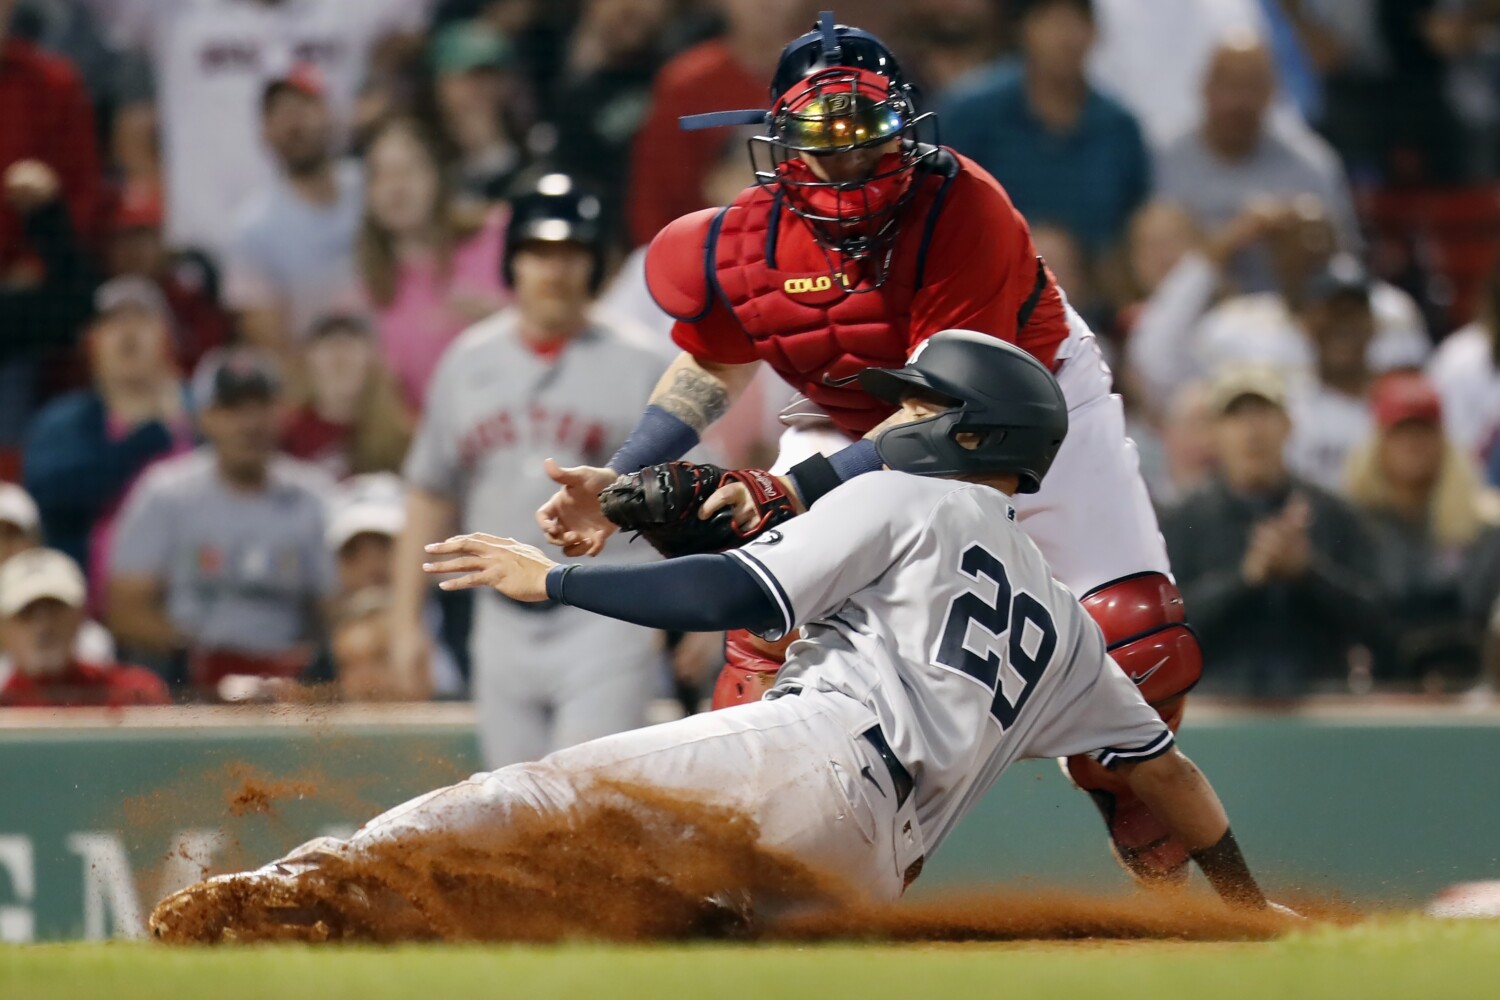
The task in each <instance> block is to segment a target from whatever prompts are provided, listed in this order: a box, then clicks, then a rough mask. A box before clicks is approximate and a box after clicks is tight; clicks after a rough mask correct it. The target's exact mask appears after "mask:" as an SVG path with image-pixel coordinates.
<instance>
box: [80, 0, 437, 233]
mask: <svg viewBox="0 0 1500 1000" xmlns="http://www.w3.org/2000/svg"><path fill="white" fill-rule="evenodd" d="M86 2H87V3H89V5H90V7H91V8H92V9H93V10H94V12H95V14H96V16H97V18H98V19H99V22H100V24H101V26H102V27H103V28H104V30H105V31H106V33H107V34H108V36H109V37H110V38H111V39H112V40H114V41H115V42H116V43H117V44H119V45H122V46H123V47H125V48H126V49H127V50H129V51H132V52H136V53H141V54H144V55H145V56H146V57H147V58H148V59H149V61H150V64H151V68H152V71H153V76H154V83H155V99H154V103H155V109H154V110H153V109H152V108H151V106H150V104H149V103H148V102H140V103H138V104H136V105H132V106H128V107H126V108H125V109H122V114H123V115H124V116H125V117H127V118H128V117H130V116H135V117H136V118H137V119H140V120H144V121H146V122H149V120H150V119H151V118H152V117H153V116H155V117H157V118H159V121H160V132H161V147H162V148H161V159H162V173H163V176H164V178H165V184H166V205H167V211H166V223H167V242H168V244H169V245H170V246H172V247H175V248H179V249H181V248H188V247H196V248H199V249H202V250H205V251H208V252H209V253H210V254H211V255H212V256H213V257H215V258H218V257H219V256H221V255H222V254H223V253H224V252H225V251H226V250H227V249H228V238H229V237H230V235H231V232H230V229H229V227H228V225H227V223H228V222H232V221H233V220H235V219H237V218H239V217H240V215H241V214H242V212H243V211H244V210H245V209H246V207H247V205H248V202H249V200H250V199H251V198H253V197H254V195H255V193H256V192H261V191H264V190H265V189H266V188H267V186H268V185H270V184H271V183H272V182H273V181H274V180H275V177H276V172H277V168H276V166H275V163H274V161H273V160H272V158H271V157H270V155H269V152H270V151H269V150H267V149H266V147H265V145H264V141H263V139H262V129H261V122H260V118H259V111H260V104H261V96H262V91H263V88H264V86H265V81H266V80H267V79H270V78H273V77H275V76H278V75H282V74H284V73H285V72H286V70H287V68H288V67H289V66H291V65H293V64H305V65H308V66H311V67H312V68H313V69H315V70H316V72H317V74H318V75H319V77H320V78H321V79H322V80H323V81H324V83H325V84H326V89H327V98H328V103H329V106H330V112H331V115H332V119H333V121H334V122H336V123H338V125H339V126H340V128H339V131H342V126H344V125H346V124H347V123H349V122H350V121H352V119H353V117H354V107H355V101H356V98H357V96H358V94H359V93H360V88H361V87H362V86H363V85H364V84H365V82H366V80H367V79H369V78H371V77H372V76H375V77H378V76H381V75H382V74H381V73H380V72H379V67H380V65H381V64H382V63H383V62H384V61H385V60H386V59H387V58H388V56H387V54H388V53H391V52H398V53H399V52H400V51H401V50H403V49H405V48H409V47H410V46H411V45H412V44H414V38H415V33H417V32H420V31H421V30H423V29H424V28H425V26H426V25H425V20H426V14H427V8H428V7H429V6H430V4H429V3H428V2H427V0H360V2H359V3H353V4H351V3H340V2H337V0H296V2H288V0H86Z"/></svg>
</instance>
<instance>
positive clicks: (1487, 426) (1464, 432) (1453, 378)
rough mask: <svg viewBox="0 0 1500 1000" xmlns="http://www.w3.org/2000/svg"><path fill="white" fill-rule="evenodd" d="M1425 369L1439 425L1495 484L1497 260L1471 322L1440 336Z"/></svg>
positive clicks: (1499, 480)
mask: <svg viewBox="0 0 1500 1000" xmlns="http://www.w3.org/2000/svg"><path fill="white" fill-rule="evenodd" d="M1427 374H1428V376H1429V377H1430V378H1431V379H1432V381H1433V384H1434V385H1435V386H1437V390H1438V393H1439V395H1441V396H1442V398H1443V425H1444V427H1446V428H1447V431H1448V435H1449V437H1450V438H1451V439H1452V441H1453V443H1454V444H1455V445H1457V446H1458V447H1459V448H1460V449H1461V450H1462V451H1463V452H1464V453H1465V454H1467V455H1469V456H1471V457H1473V458H1475V459H1477V460H1479V461H1480V462H1481V463H1485V464H1486V465H1487V466H1488V467H1489V471H1488V479H1489V481H1490V483H1491V484H1492V485H1497V486H1500V469H1497V468H1496V464H1497V462H1500V449H1497V448H1496V447H1495V444H1496V442H1497V441H1500V263H1497V264H1496V266H1495V267H1494V268H1493V269H1492V270H1491V272H1490V275H1489V277H1488V279H1487V281H1486V283H1485V287H1484V292H1483V294H1482V295H1481V296H1480V301H1479V315H1478V317H1477V318H1476V319H1474V321H1473V322H1471V323H1469V324H1467V325H1465V326H1463V327H1461V328H1460V329H1458V330H1455V331H1453V332H1452V333H1450V334H1448V336H1446V337H1444V338H1443V341H1442V343H1440V344H1439V345H1438V348H1437V351H1436V352H1435V353H1434V354H1433V356H1432V361H1431V362H1430V363H1429V364H1428V366H1427Z"/></svg>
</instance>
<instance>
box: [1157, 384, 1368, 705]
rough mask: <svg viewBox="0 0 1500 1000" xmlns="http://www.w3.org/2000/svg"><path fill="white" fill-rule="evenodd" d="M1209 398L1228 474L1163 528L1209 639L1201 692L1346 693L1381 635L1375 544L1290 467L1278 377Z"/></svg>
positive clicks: (1351, 515) (1220, 460) (1174, 511)
mask: <svg viewBox="0 0 1500 1000" xmlns="http://www.w3.org/2000/svg"><path fill="white" fill-rule="evenodd" d="M1208 395H1209V399H1208V408H1209V411H1210V413H1211V414H1212V428H1213V448H1214V460H1215V463H1216V465H1217V470H1216V472H1215V475H1214V476H1213V477H1212V478H1211V479H1210V480H1209V482H1208V483H1207V484H1206V485H1204V486H1203V487H1201V488H1200V489H1198V490H1196V491H1195V492H1193V493H1191V494H1189V495H1188V496H1187V497H1186V498H1185V499H1184V500H1183V501H1182V502H1181V503H1180V504H1178V505H1177V506H1175V507H1173V508H1170V509H1168V510H1166V511H1164V512H1163V515H1162V519H1161V527H1162V534H1163V536H1164V537H1165V538H1166V541H1167V550H1168V552H1169V554H1170V555H1171V558H1172V570H1173V573H1174V575H1175V576H1176V578H1177V582H1178V584H1179V585H1180V586H1181V587H1182V596H1183V601H1184V603H1185V604H1186V607H1187V613H1188V617H1189V619H1190V620H1191V621H1192V623H1193V628H1194V629H1195V630H1196V631H1197V633H1198V636H1199V638H1200V639H1201V640H1202V642H1203V653H1204V662H1205V664H1206V666H1205V670H1204V674H1203V680H1202V682H1200V684H1199V687H1198V690H1200V691H1204V692H1209V693H1214V694H1237V695H1254V696H1257V697H1293V696H1297V695H1302V694H1308V693H1311V692H1314V691H1319V690H1340V689H1346V688H1347V677H1348V674H1349V670H1350V658H1351V654H1352V652H1353V650H1354V647H1355V646H1356V645H1358V644H1377V643H1378V642H1379V638H1380V628H1381V621H1382V619H1381V616H1382V614H1383V613H1384V609H1383V607H1382V605H1381V603H1380V595H1379V589H1378V586H1377V585H1376V583H1375V553H1374V551H1373V550H1372V543H1371V540H1370V538H1369V536H1368V535H1367V533H1366V532H1365V530H1364V528H1363V526H1362V525H1361V524H1360V522H1359V518H1358V515H1356V514H1355V512H1354V511H1353V509H1352V508H1350V507H1349V506H1348V505H1347V504H1346V503H1344V501H1342V500H1340V499H1338V498H1337V497H1334V496H1332V495H1330V494H1328V493H1325V492H1324V491H1323V490H1320V489H1318V488H1317V487H1316V486H1313V485H1312V484H1310V483H1306V482H1303V481H1301V480H1299V479H1297V478H1296V477H1295V476H1293V475H1292V474H1291V473H1290V472H1289V471H1288V470H1287V467H1286V463H1285V461H1284V459H1283V451H1284V449H1285V445H1286V440H1287V436H1288V435H1289V434H1290V432H1291V421H1290V420H1289V419H1288V417H1287V413H1286V397H1285V388H1284V386H1283V383H1282V379H1281V377H1280V375H1279V374H1278V373H1277V372H1276V371H1275V369H1271V368H1265V367H1260V366H1244V365H1241V366H1233V367H1230V368H1227V369H1225V370H1224V371H1223V372H1222V373H1221V374H1220V375H1219V377H1218V378H1217V379H1215V381H1214V382H1213V384H1212V385H1211V386H1210V388H1209V391H1208Z"/></svg>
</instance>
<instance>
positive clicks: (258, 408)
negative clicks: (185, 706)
mask: <svg viewBox="0 0 1500 1000" xmlns="http://www.w3.org/2000/svg"><path fill="white" fill-rule="evenodd" d="M195 383H196V384H195V389H197V390H199V391H200V395H201V398H200V400H199V402H200V403H201V404H202V425H203V431H204V434H205V436H206V437H207V438H208V442H209V443H208V444H207V445H206V446H204V447H202V448H199V449H197V450H195V451H192V452H189V453H188V454H186V455H180V456H177V457H176V458H172V459H168V460H167V461H164V462H160V463H158V464H157V465H155V466H153V467H152V468H151V469H149V470H148V471H147V472H146V474H145V475H144V476H142V477H141V480H140V482H139V483H137V484H136V486H135V488H134V489H132V490H131V492H130V495H129V496H128V497H126V499H125V504H124V507H123V508H122V510H121V514H120V521H119V525H118V527H117V530H116V531H115V538H114V545H113V549H112V552H111V556H110V558H111V564H110V578H109V620H110V623H111V625H112V626H113V628H114V630H115V634H116V636H117V638H118V639H119V640H120V643H121V645H122V646H124V647H126V648H128V649H130V650H132V651H135V653H136V654H137V655H140V656H151V657H154V658H156V659H157V660H159V661H162V662H163V663H173V664H176V667H175V668H174V670H173V675H174V676H181V673H179V670H180V669H181V668H182V667H183V666H185V667H186V671H185V673H186V680H188V681H189V682H190V683H191V684H192V685H193V686H194V687H195V688H197V689H198V690H199V692H200V693H202V692H206V691H208V690H210V689H217V686H218V685H219V682H220V681H221V680H223V679H224V678H225V677H227V676H230V675H252V676H259V677H279V678H295V677H298V676H299V675H300V674H301V673H302V670H303V669H304V668H305V667H306V666H307V663H308V662H309V661H310V660H311V658H312V652H313V649H314V644H315V643H316V642H317V641H318V639H319V637H320V633H321V625H322V621H323V610H324V606H323V602H324V601H325V599H326V598H328V597H329V596H330V595H331V594H332V591H333V586H334V580H333V569H332V566H331V563H330V560H329V559H328V556H327V553H326V551H325V550H324V547H323V546H324V531H325V523H324V511H323V504H324V498H325V496H326V494H327V492H328V490H329V489H330V488H331V483H330V481H329V480H328V478H327V476H326V475H325V474H324V473H322V472H321V471H320V470H318V469H317V468H315V467H313V466H310V465H308V464H306V463H304V462H299V461H297V460H295V459H292V458H288V457H287V456H285V455H282V454H280V453H279V452H278V451H277V447H276V442H277V431H278V420H277V402H278V398H279V382H278V379H277V376H276V374H275V371H274V369H273V368H272V367H271V365H270V364H269V362H268V360H267V359H266V358H265V357H264V356H262V355H258V354H256V353H254V352H250V351H245V350H241V351H238V352H234V353H231V354H228V355H225V356H222V357H214V358H211V359H209V360H206V361H205V363H204V367H203V368H202V369H201V370H200V373H199V376H198V377H196V378H195Z"/></svg>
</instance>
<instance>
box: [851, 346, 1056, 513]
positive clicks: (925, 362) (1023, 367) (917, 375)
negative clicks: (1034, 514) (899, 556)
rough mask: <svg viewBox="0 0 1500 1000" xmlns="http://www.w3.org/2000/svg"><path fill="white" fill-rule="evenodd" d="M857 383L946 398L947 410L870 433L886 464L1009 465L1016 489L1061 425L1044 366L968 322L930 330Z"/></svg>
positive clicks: (894, 394)
mask: <svg viewBox="0 0 1500 1000" xmlns="http://www.w3.org/2000/svg"><path fill="white" fill-rule="evenodd" d="M859 384H860V385H861V386H863V387H864V389H865V391H866V392H869V393H870V394H871V395H873V396H877V397H879V398H880V399H883V400H885V401H887V402H890V403H899V402H901V398H902V397H903V396H905V395H908V394H910V393H912V392H914V391H915V392H921V393H924V394H928V395H936V396H940V397H942V398H944V399H947V400H950V401H952V403H953V409H951V410H945V411H944V412H942V413H940V414H938V415H937V416H934V417H928V418H926V419H925V420H917V421H914V422H912V423H909V424H901V425H900V426H897V427H892V428H889V429H888V430H885V431H883V432H881V434H880V435H879V436H878V437H876V439H875V448H876V450H877V451H879V452H880V458H881V460H882V461H884V462H885V464H886V465H888V466H890V467H891V468H892V469H898V470H900V471H902V472H911V473H915V474H916V475H919V476H955V475H972V474H976V473H1005V472H1012V473H1015V474H1016V475H1018V476H1020V477H1021V483H1020V487H1019V489H1018V492H1020V493H1035V492H1036V491H1037V490H1038V489H1040V488H1041V484H1042V477H1043V476H1045V475H1046V474H1047V470H1048V469H1049V468H1050V467H1051V466H1052V460H1053V459H1054V458H1056V457H1057V449H1058V448H1059V446H1061V445H1062V441H1063V438H1064V437H1066V436H1067V433H1068V404H1067V402H1066V401H1065V400H1064V399H1063V394H1062V387H1061V386H1059V385H1058V384H1057V379H1055V378H1053V377H1052V373H1051V372H1049V371H1048V370H1047V368H1046V366H1045V365H1043V364H1042V363H1041V362H1040V361H1038V360H1037V359H1036V358H1034V357H1032V356H1031V355H1030V354H1027V353H1026V352H1025V351H1023V350H1021V349H1020V348H1019V347H1016V346H1015V345H1014V344H1008V343H1006V342H1005V341H1003V340H997V339H996V338H994V337H990V336H986V335H985V334H982V333H975V332H973V331H972V330H943V331H942V332H940V333H935V334H933V335H932V336H931V337H929V338H928V339H927V340H926V341H925V342H923V344H922V345H921V346H920V347H918V348H917V349H916V351H915V352H914V353H913V354H912V356H911V360H910V361H908V362H907V363H906V367H904V368H894V369H889V368H866V369H865V370H864V371H862V372H860V373H859ZM962 432H971V433H974V434H976V435H978V441H979V443H978V445H977V446H976V447H974V448H967V447H964V446H963V445H961V444H959V443H958V442H957V441H956V440H955V439H954V437H955V435H957V434H959V433H962Z"/></svg>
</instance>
